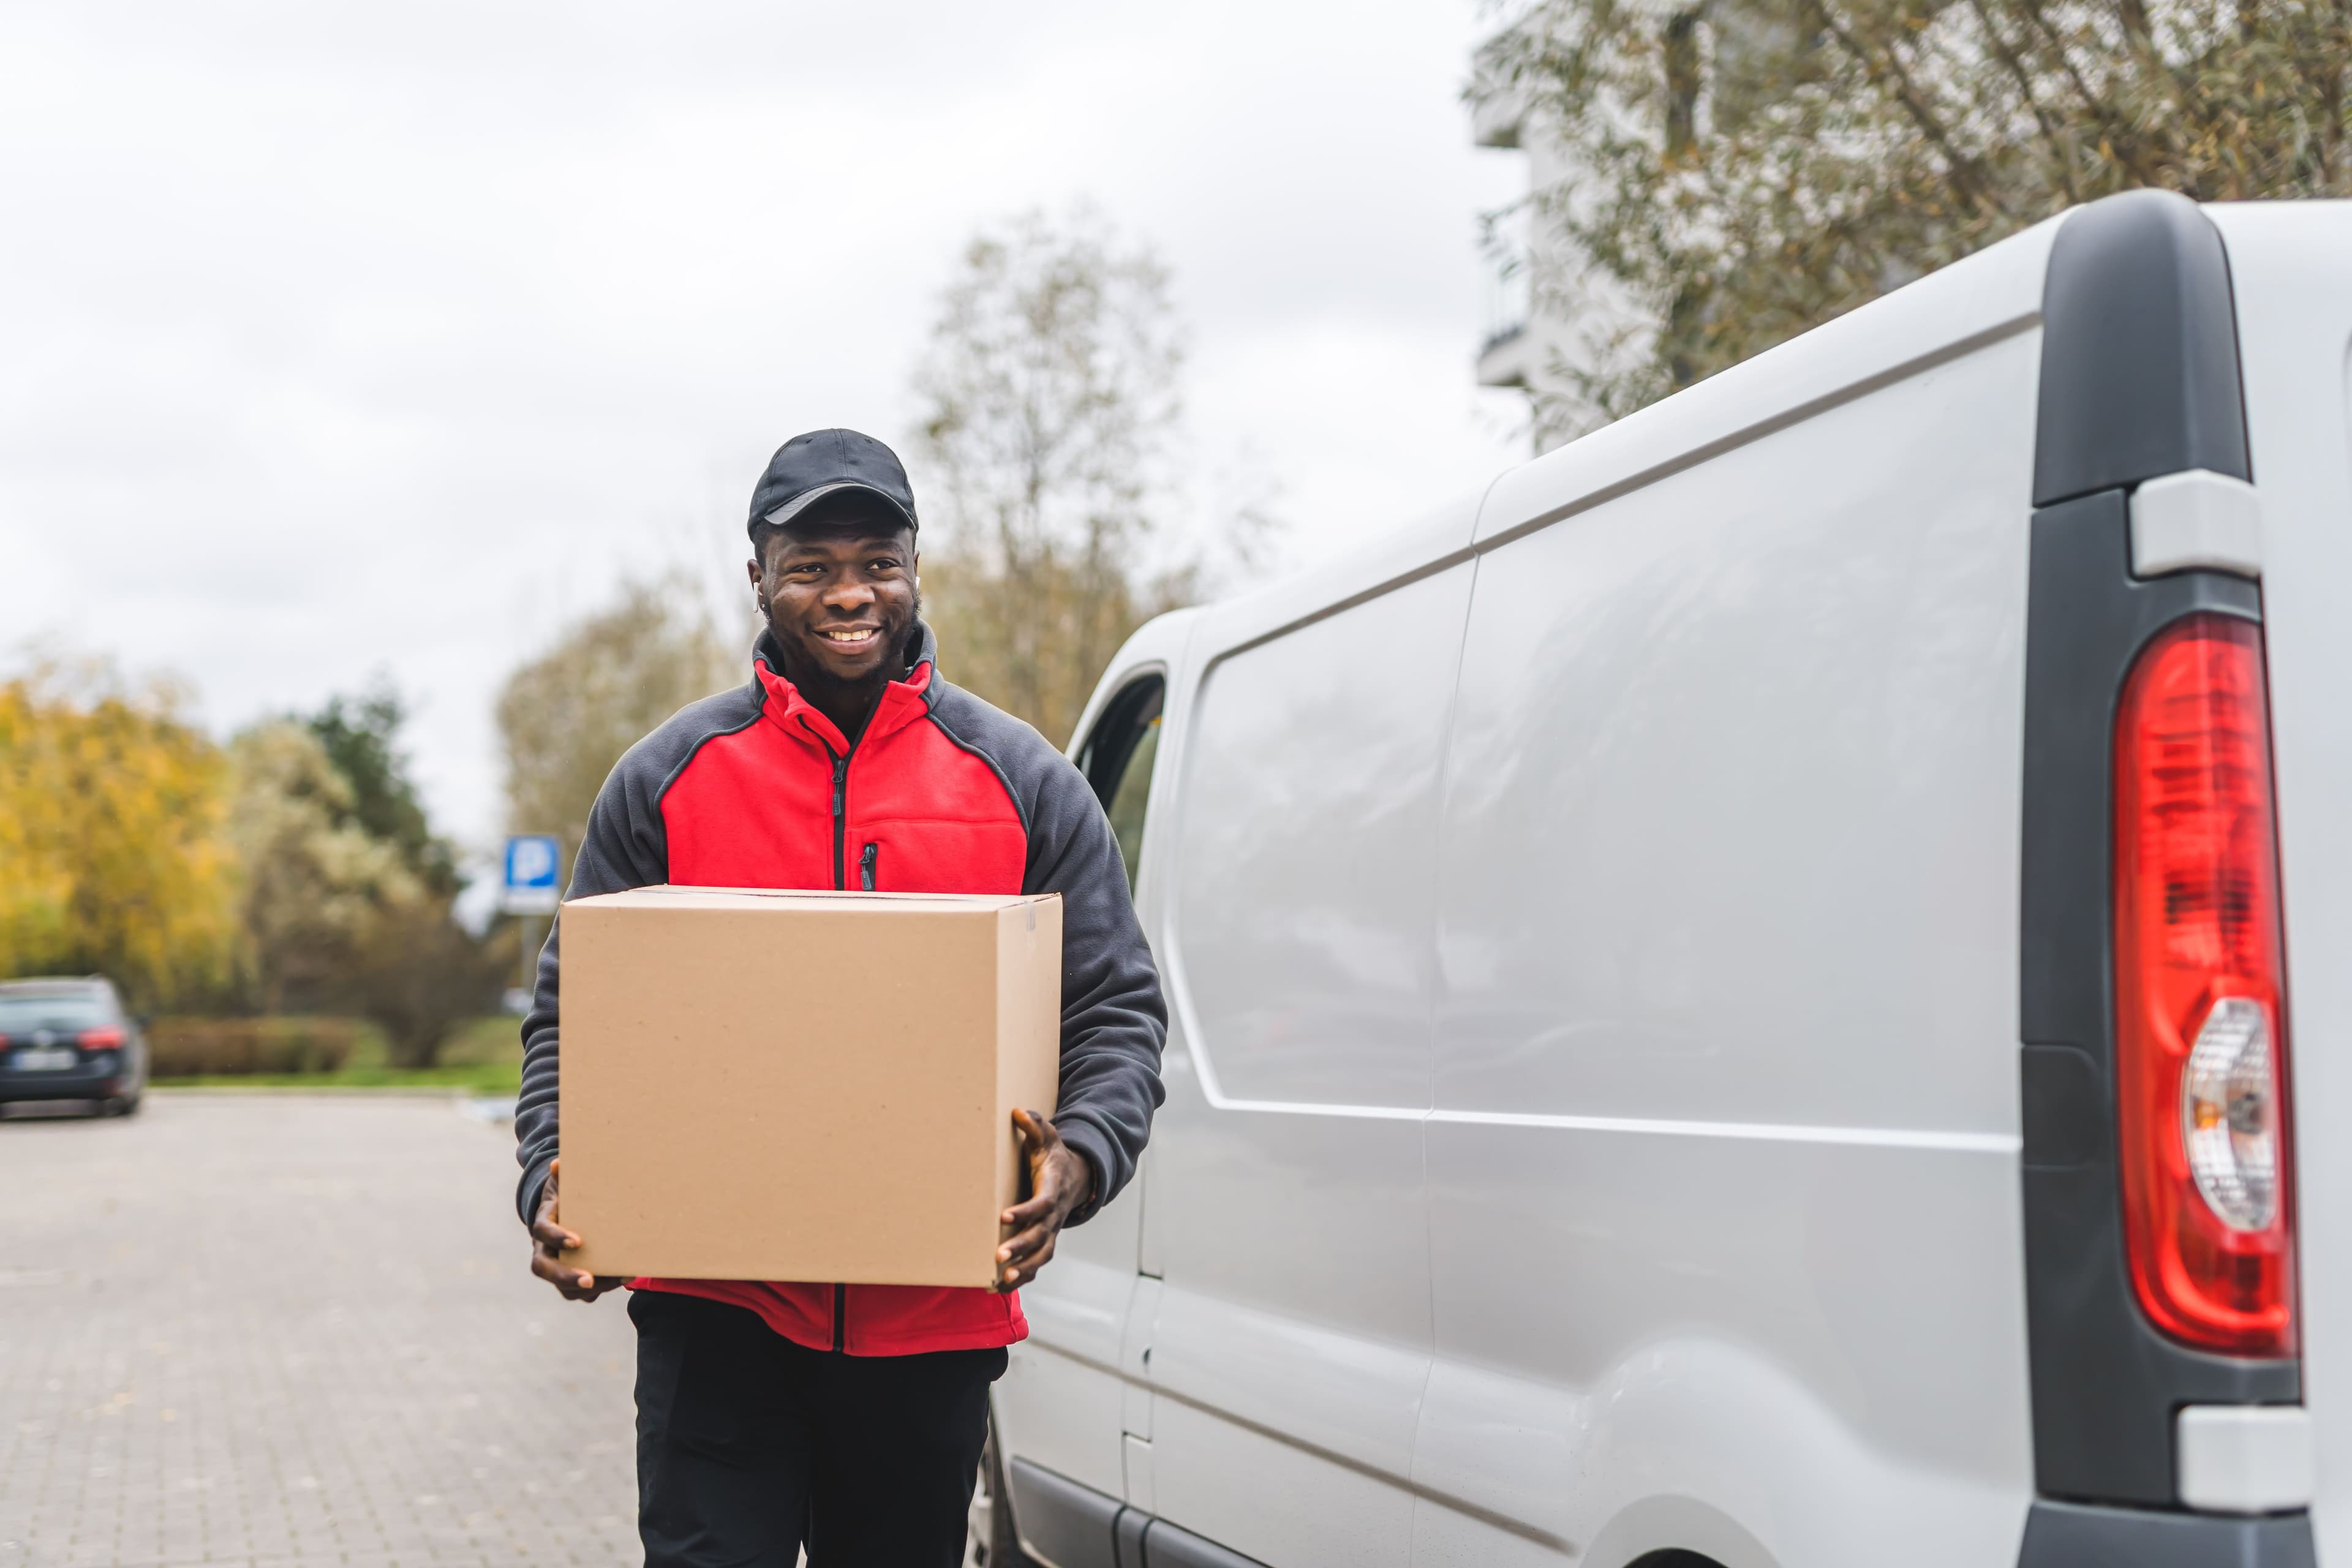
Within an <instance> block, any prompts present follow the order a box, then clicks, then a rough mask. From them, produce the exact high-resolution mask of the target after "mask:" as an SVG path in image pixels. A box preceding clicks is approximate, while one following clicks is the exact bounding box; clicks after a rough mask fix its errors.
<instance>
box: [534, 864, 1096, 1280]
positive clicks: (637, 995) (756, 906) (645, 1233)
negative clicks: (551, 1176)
mask: <svg viewBox="0 0 2352 1568" xmlns="http://www.w3.org/2000/svg"><path fill="white" fill-rule="evenodd" d="M562 932H563V993H562V1048H563V1055H562V1082H561V1090H560V1093H561V1112H562V1129H563V1138H562V1142H563V1170H562V1180H561V1182H560V1184H559V1191H560V1204H561V1214H562V1223H563V1226H564V1228H565V1229H567V1230H571V1231H572V1232H574V1233H576V1234H577V1235H579V1236H580V1237H581V1238H582V1239H583V1242H584V1244H585V1245H584V1246H583V1247H580V1248H578V1249H576V1250H574V1251H572V1252H569V1253H567V1254H565V1258H566V1260H567V1261H569V1262H571V1263H572V1264H574V1265H575V1266H577V1267H579V1268H585V1269H588V1270H590V1271H592V1272H593V1273H597V1274H617V1275H622V1276H635V1275H658V1276H662V1277H665V1278H668V1279H805V1280H823V1281H828V1282H830V1281H841V1282H845V1283H848V1284H855V1285H976V1286H988V1285H991V1284H992V1283H993V1282H994V1280H995V1278H996V1247H997V1245H998V1243H999V1242H1000V1241H1001V1240H1002V1238H1003V1237H1002V1232H1001V1227H1000V1226H999V1225H998V1224H997V1215H998V1214H999V1213H1001V1212H1002V1211H1003V1209H1005V1208H1006V1207H1008V1206H1010V1205H1012V1204H1013V1203H1014V1202H1016V1201H1018V1198H1019V1195H1020V1193H1021V1188H1022V1182H1023V1175H1024V1162H1023V1160H1022V1157H1021V1146H1020V1140H1019V1138H1018V1136H1017V1135H1016V1134H1015V1132H1014V1131H1013V1110H1015V1109H1021V1110H1034V1111H1037V1112H1039V1113H1040V1114H1041V1115H1051V1114H1052V1113H1053V1110H1054V1109H1055V1087H1056V1085H1057V1083H1058V1082H1059V1071H1058V1068H1059V1058H1060V1035H1061V1028H1060V1025H1061V1000H1062V901H1061V899H1060V897H1059V895H1051V894H1049V895H1046V896H1045V897H1042V898H1028V897H1024V898H994V897H973V896H963V895H946V894H913V893H824V892H785V891H773V892H772V891H765V890H760V889H730V888H670V887H659V888H639V889H635V890H632V891H629V892H624V893H608V894H604V895H602V896H600V897H596V898H587V899H578V900H572V901H571V902H569V903H566V904H565V905H564V906H563V912H562Z"/></svg>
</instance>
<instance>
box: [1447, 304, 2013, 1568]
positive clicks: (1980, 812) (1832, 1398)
mask: <svg viewBox="0 0 2352 1568" xmlns="http://www.w3.org/2000/svg"><path fill="white" fill-rule="evenodd" d="M2039 343H2040V334H2039V332H2038V331H2036V330H2033V329H2032V328H2031V327H2030V326H2028V327H2024V328H2022V329H2021V330H2017V331H2012V332H2011V333H2010V334H2008V335H2006V336H2000V337H1997V338H1994V339H1993V340H1991V341H1990V342H1985V343H1983V344H1981V345H1980V346H1978V347H1976V348H1975V349H1974V350H1973V352H1969V353H1963V354H1962V355H1961V356H1960V357H1958V358H1955V359H1951V360H1948V361H1946V362H1944V363H1932V364H1930V366H1929V367H1928V368H1927V369H1924V370H1922V371H1919V372H1918V373H1916V374H1910V375H1907V376H1906V377H1904V378H1902V379H1897V380H1895V381H1893V382H1892V383H1891V384H1884V385H1881V386H1879V387H1878V388H1877V389H1876V390H1874V391H1868V392H1866V393H1864V395H1860V396H1857V397H1854V398H1853V399H1851V400H1849V401H1844V402H1839V403H1834V404H1832V405H1829V406H1826V407H1824V408H1822V409H1821V410H1819V411H1817V412H1814V413H1812V414H1811V415H1810V416H1808V417H1806V418H1804V419H1802V420H1801V421H1800V422H1798V423H1796V424H1794V425H1792V426H1789V427H1787V428H1785V429H1781V430H1779V431H1777V432H1775V433H1773V434H1771V435H1770V436H1769V438H1765V439H1760V440H1755V441H1750V442H1748V443H1746V444H1743V445H1738V446H1736V447H1732V448H1731V449H1729V450H1727V451H1725V452H1722V453H1720V454H1719V455H1717V456H1715V457H1713V458H1709V459H1708V460H1706V461H1705V462H1702V463H1699V464H1697V465H1696V466H1694V467H1689V468H1682V469H1680V470H1679V471H1675V472H1670V473H1668V474H1667V475H1666V477H1664V478H1662V479H1657V480H1656V481H1655V482H1653V483H1649V484H1646V485H1643V487H1641V488H1639V489H1633V490H1632V491H1631V492H1630V493H1626V494H1622V495H1620V496H1618V497H1616V498H1615V499H1613V500H1604V501H1602V502H1601V504H1599V505H1597V506H1593V507H1591V509H1590V510H1582V511H1579V512H1575V513H1573V514H1572V515H1570V516H1568V517H1566V518H1564V519H1563V520H1562V521H1558V522H1553V523H1550V524H1549V525H1547V526H1544V527H1541V528H1538V529H1537V530H1536V531H1533V532H1531V533H1528V534H1526V535H1524V536H1522V537H1518V538H1515V539H1509V538H1508V532H1509V530H1510V529H1511V528H1512V527H1513V526H1514V520H1513V519H1511V518H1509V517H1495V518H1492V519H1489V518H1486V517H1482V519H1481V521H1480V527H1479V532H1480V535H1481V536H1482V537H1494V536H1496V535H1497V534H1501V535H1503V536H1505V537H1506V538H1507V539H1508V542H1505V543H1503V544H1501V545H1500V546H1499V547H1496V548H1495V549H1493V550H1491V551H1489V552H1486V553H1485V554H1483V555H1482V556H1480V558H1479V560H1478V565H1477V582H1476V585H1475V593H1474V595H1473V600H1472V605H1471V611H1470V617H1469V630H1468V633H1467V638H1466V642H1465V650H1464V656H1463V667H1462V675H1461V684H1460V689H1459V692H1458V694H1457V698H1456V713H1457V719H1456V723H1455V729H1454V739H1453V742H1452V745H1451V748H1450V752H1449V757H1448V763H1447V769H1446V789H1445V799H1444V808H1443V816H1442V837H1441V842H1440V883H1439V887H1440V896H1439V910H1438V927H1437V966H1438V1006H1437V1033H1436V1043H1435V1049H1436V1063H1435V1087H1434V1109H1433V1111H1432V1117H1431V1123H1430V1128H1429V1180H1430V1205H1431V1208H1430V1235H1431V1247H1432V1280H1433V1293H1434V1321H1433V1330H1434V1336H1435V1359H1434V1364H1433V1373H1432V1376H1431V1380H1430V1386H1429V1391H1428V1394H1427V1396H1426V1398H1425V1401H1424V1407H1423V1418H1422V1423H1421V1428H1420V1433H1419V1436H1418V1438H1417V1441H1416V1447H1415V1455H1414V1479H1415V1482H1416V1485H1417V1487H1418V1488H1419V1489H1421V1492H1422V1497H1421V1502H1420V1506H1419V1509H1418V1510H1417V1512H1416V1516H1415V1536H1416V1543H1415V1555H1414V1562H1415V1563H1416V1564H1420V1563H1530V1564H1532V1563H1557V1562H1558V1561H1559V1553H1560V1552H1563V1551H1568V1550H1574V1551H1577V1552H1583V1553H1585V1555H1583V1557H1582V1559H1581V1561H1582V1562H1584V1563H1587V1564H1590V1565H1591V1568H1615V1565H1616V1564H1620V1563H1624V1562H1627V1561H1630V1560H1631V1559H1632V1558H1633V1556H1635V1555H1638V1554H1639V1553H1640V1552H1643V1551H1646V1550H1649V1549H1651V1548H1653V1547H1655V1546H1660V1545H1686V1544H1689V1543H1690V1542H1689V1541H1688V1540H1672V1539H1667V1540H1659V1541H1645V1540H1643V1539H1642V1538H1641V1537H1640V1533H1639V1531H1628V1530H1626V1529H1623V1528H1612V1521H1617V1520H1619V1519H1620V1516H1621V1515H1623V1516H1625V1517H1633V1515H1632V1514H1629V1513H1628V1512H1627V1510H1629V1509H1634V1508H1635V1506H1636V1505H1643V1506H1648V1507H1651V1508H1652V1509H1653V1512H1654V1517H1656V1518H1658V1519H1660V1520H1662V1521H1665V1520H1667V1515H1668V1513H1671V1511H1672V1510H1667V1513H1656V1512H1655V1509H1656V1507H1657V1506H1660V1505H1656V1504H1655V1503H1654V1500H1657V1499H1659V1498H1661V1497H1672V1498H1679V1499H1681V1500H1685V1502H1686V1503H1687V1504H1688V1505H1689V1507H1690V1508H1691V1509H1695V1510H1699V1511H1700V1512H1702V1513H1706V1515H1707V1517H1709V1518H1717V1519H1721V1518H1725V1517H1727V1518H1728V1519H1733V1520H1737V1521H1740V1522H1741V1524H1742V1525H1743V1526H1744V1527H1745V1528H1746V1529H1747V1530H1748V1531H1752V1532H1753V1534H1754V1536H1755V1539H1756V1541H1757V1542H1759V1545H1760V1549H1761V1550H1764V1551H1767V1552H1769V1553H1770V1555H1771V1557H1772V1558H1773V1559H1774V1560H1776V1561H1777V1562H1779V1563H1783V1564H1789V1565H1792V1568H1793V1565H1795V1564H1805V1565H1807V1568H1815V1565H1826V1564H1853V1565H1855V1568H1861V1565H1863V1564H1879V1563H1885V1562H1888V1561H1892V1560H1895V1559H1897V1558H1899V1559H1900V1560H1901V1561H1904V1562H1906V1563H1952V1564H1956V1565H1957V1564H1960V1563H1971V1564H1975V1563H1996V1562H2002V1561H2011V1560H2013V1559H2014V1556H2015V1553H2016V1550H2017V1543H2018V1541H2019V1538H2020V1535H2021V1530H2022V1527H2023V1523H2024V1518H2025V1512H2026V1507H2027V1503H2028V1501H2029V1500H2030V1495H2031V1489H2032V1466H2031V1459H2030V1452H2029V1439H2028V1422H2027V1380H2026V1357H2025V1324H2024V1307H2023V1303H2024V1284H2023V1279H2022V1264H2021V1250H2022V1247H2021V1234H2020V1232H2021V1226H2020V1215H2019V1206H2018V1185H2017V1182H2018V1177H2017V1149H2018V1098H2017V1097H2018V1090H2017V1080H2016V1060H2017V1058H2016V1051H2017V1033H2016V1017H2017V998H2018V973H2017V965H2018V952H2017V869H2016V868H2017V846H2018V833H2019V791H2018V778H2019V773H2020V744H2021V742H2020V735H2021V702H2022V689H2023V679H2022V676H2023V645H2024V613H2025V584H2026V550H2027V517H2028V508H2027V500H2028V497H2029V494H2030V491H2031V484H2032V453H2033V440H2032V432H2033V415H2034V395H2035V385H2036V376H2037V369H2038V359H2039V356H2038V350H2039ZM1498 489H1499V487H1498ZM1537 515H1538V516H1539V515H1541V513H1540V511H1538V513H1537ZM1449 1499H1450V1500H1452V1501H1448V1500H1449ZM1677 1506H1681V1505H1677ZM1710 1510H1711V1511H1710ZM1675 1517H1679V1516H1675ZM1496 1521H1514V1522H1515V1524H1516V1526H1517V1528H1516V1529H1504V1528H1500V1527H1498V1525H1497V1524H1496ZM1659 1528H1672V1525H1671V1523H1670V1522H1666V1523H1662V1524H1661V1525H1660V1526H1659ZM1693 1528H1697V1526H1693ZM1710 1528H1711V1527H1710ZM1588 1549H1590V1550H1588Z"/></svg>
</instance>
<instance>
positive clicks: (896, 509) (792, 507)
mask: <svg viewBox="0 0 2352 1568" xmlns="http://www.w3.org/2000/svg"><path fill="white" fill-rule="evenodd" d="M848 490H856V491H862V492H863V493H865V494H866V495H869V496H872V497H873V498H874V499H875V500H878V501H880V502H881V503H882V504H883V505H884V506H886V507H887V508H889V509H890V512H891V515H893V516H894V517H897V518H898V520H899V521H901V522H904V523H905V524H906V525H907V526H908V528H913V527H915V526H916V523H915V514H914V513H913V512H910V511H908V510H907V509H906V508H905V507H903V506H901V505H899V504H898V498H897V497H896V496H893V495H892V494H890V492H889V491H887V490H881V489H875V488H874V487H873V486H872V485H869V484H867V483H866V482H865V481H864V480H862V479H835V481H834V482H833V483H831V484H829V485H819V486H817V487H816V488H815V489H812V490H803V491H802V492H801V493H800V494H799V495H796V496H794V497H793V499H792V500H788V501H786V502H785V503H784V504H783V505H782V506H780V507H778V508H776V509H775V510H773V511H771V512H770V513H768V515H767V519H766V521H769V522H772V523H774V524H775V525H776V526H777V527H779V528H782V527H783V526H784V525H785V524H787V523H789V522H791V521H793V519H794V518H796V517H798V516H800V515H801V513H803V512H804V511H806V510H808V509H809V508H811V507H813V506H814V505H815V504H816V503H817V502H819V501H821V500H825V499H826V498H827V497H829V496H837V495H840V494H842V493H843V492H845V491H848Z"/></svg>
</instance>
